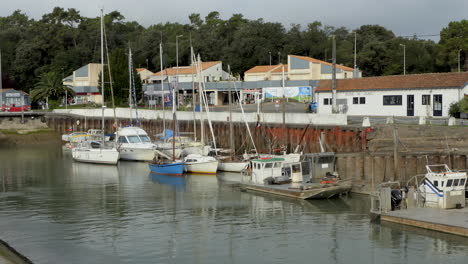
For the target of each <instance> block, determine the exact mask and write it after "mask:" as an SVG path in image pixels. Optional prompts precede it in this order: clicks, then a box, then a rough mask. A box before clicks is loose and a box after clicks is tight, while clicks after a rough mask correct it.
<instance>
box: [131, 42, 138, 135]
mask: <svg viewBox="0 0 468 264" xmlns="http://www.w3.org/2000/svg"><path fill="white" fill-rule="evenodd" d="M129 51H130V52H129V54H130V56H129V58H130V84H131V85H130V87H131V88H132V89H131V93H132V94H133V103H134V105H135V125H136V126H137V127H139V126H140V120H139V119H138V104H137V98H136V87H135V74H134V73H133V56H132V49H131V48H130V47H129Z"/></svg>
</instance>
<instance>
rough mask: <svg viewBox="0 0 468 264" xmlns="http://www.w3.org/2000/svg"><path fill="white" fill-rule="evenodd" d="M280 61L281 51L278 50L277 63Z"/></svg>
mask: <svg viewBox="0 0 468 264" xmlns="http://www.w3.org/2000/svg"><path fill="white" fill-rule="evenodd" d="M280 63H281V52H280V51H278V64H280Z"/></svg>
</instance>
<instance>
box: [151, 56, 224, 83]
mask: <svg viewBox="0 0 468 264" xmlns="http://www.w3.org/2000/svg"><path fill="white" fill-rule="evenodd" d="M196 74H197V70H196V67H195V66H179V68H177V67H172V68H167V69H164V70H163V71H159V72H156V73H154V74H153V75H152V76H151V77H149V80H150V82H151V80H152V81H160V80H161V77H164V79H169V80H170V81H172V80H174V79H176V76H178V77H179V78H178V80H179V83H182V82H192V78H196V77H195V75H196ZM202 76H203V79H204V81H205V82H215V81H224V80H227V79H228V78H229V74H228V73H227V72H225V71H223V63H222V62H221V61H206V62H202Z"/></svg>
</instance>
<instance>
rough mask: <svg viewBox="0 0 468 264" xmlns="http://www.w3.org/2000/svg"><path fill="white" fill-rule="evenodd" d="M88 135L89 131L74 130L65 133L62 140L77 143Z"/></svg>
mask: <svg viewBox="0 0 468 264" xmlns="http://www.w3.org/2000/svg"><path fill="white" fill-rule="evenodd" d="M87 137H88V133H87V132H72V133H70V134H63V135H62V141H65V142H70V143H77V142H81V141H84V140H86V139H87Z"/></svg>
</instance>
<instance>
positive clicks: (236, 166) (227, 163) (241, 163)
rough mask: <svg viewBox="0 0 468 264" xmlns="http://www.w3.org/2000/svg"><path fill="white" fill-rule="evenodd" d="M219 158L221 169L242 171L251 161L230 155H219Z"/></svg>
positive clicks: (219, 167)
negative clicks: (237, 158) (233, 157)
mask: <svg viewBox="0 0 468 264" xmlns="http://www.w3.org/2000/svg"><path fill="white" fill-rule="evenodd" d="M217 158H218V170H219V171H230V172H241V171H242V170H244V169H246V168H247V166H249V161H246V160H243V159H239V160H236V159H232V158H231V157H229V156H224V157H223V156H218V157H217Z"/></svg>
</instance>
